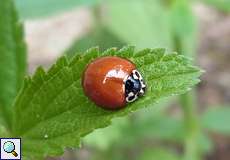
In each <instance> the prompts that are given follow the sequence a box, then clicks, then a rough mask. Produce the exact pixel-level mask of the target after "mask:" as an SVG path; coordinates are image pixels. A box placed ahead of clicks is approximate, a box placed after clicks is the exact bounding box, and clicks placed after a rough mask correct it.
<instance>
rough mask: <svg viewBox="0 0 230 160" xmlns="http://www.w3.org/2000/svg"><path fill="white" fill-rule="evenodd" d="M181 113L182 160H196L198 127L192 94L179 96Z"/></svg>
mask: <svg viewBox="0 0 230 160" xmlns="http://www.w3.org/2000/svg"><path fill="white" fill-rule="evenodd" d="M180 100H181V106H182V111H183V114H184V126H185V133H186V137H185V141H184V160H198V159H199V155H198V149H197V147H198V144H197V142H198V141H197V139H198V133H199V127H198V122H197V114H196V100H195V98H194V94H193V92H190V93H186V94H184V95H182V96H180Z"/></svg>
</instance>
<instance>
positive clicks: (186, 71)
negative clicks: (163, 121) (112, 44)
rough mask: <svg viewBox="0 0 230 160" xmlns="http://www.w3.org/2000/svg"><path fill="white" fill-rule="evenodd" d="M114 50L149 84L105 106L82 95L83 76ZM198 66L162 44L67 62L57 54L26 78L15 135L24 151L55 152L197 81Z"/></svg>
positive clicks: (38, 154) (35, 154) (17, 105)
mask: <svg viewBox="0 0 230 160" xmlns="http://www.w3.org/2000/svg"><path fill="white" fill-rule="evenodd" d="M107 55H110V56H111V55H114V56H116V55H117V56H120V57H124V58H127V59H129V60H131V61H133V62H134V63H135V64H136V66H137V68H138V69H139V71H140V72H141V73H142V74H143V76H144V77H145V79H146V82H147V84H148V91H147V93H146V95H145V96H144V97H142V98H141V99H139V100H138V101H136V102H135V103H131V104H128V105H127V106H126V107H125V108H124V109H121V110H118V111H110V110H104V109H102V108H100V107H98V106H96V105H95V104H94V103H93V102H91V101H89V100H88V98H87V97H86V96H84V94H83V89H82V87H81V76H82V72H83V71H84V68H85V67H86V66H87V64H88V63H89V62H90V61H91V60H93V59H94V58H97V57H99V56H107ZM200 75H201V71H200V69H199V68H197V67H194V66H192V65H191V61H190V60H188V59H186V58H185V57H184V56H182V55H178V54H176V53H173V54H165V50H164V49H145V50H142V51H140V52H135V51H134V47H125V48H123V49H121V50H119V51H117V50H116V49H115V48H112V49H109V50H107V51H105V52H103V53H100V52H99V50H98V48H93V49H90V50H88V51H87V52H86V53H85V54H83V55H76V56H75V57H74V58H73V59H72V60H71V61H70V62H68V60H67V58H65V57H62V58H60V59H58V61H57V63H56V64H54V65H53V66H52V67H51V69H49V71H47V72H45V71H44V70H43V69H42V68H38V69H37V71H36V73H35V74H34V75H33V77H29V78H27V79H26V81H25V83H24V87H23V89H22V90H21V92H20V94H19V96H18V97H17V100H16V103H15V110H14V111H15V112H14V113H15V114H14V116H15V120H14V125H13V126H14V130H13V132H14V135H15V136H18V137H22V141H23V155H24V156H28V157H36V158H37V157H45V156H47V155H50V156H54V155H60V154H62V153H63V149H64V148H65V147H77V146H79V144H80V139H81V137H84V136H85V135H87V134H89V133H90V132H92V131H93V130H95V129H97V128H103V127H106V126H108V125H109V124H110V121H111V119H112V118H115V117H120V116H125V115H127V114H128V113H131V112H133V111H135V110H137V109H141V108H144V107H148V106H152V105H153V104H155V103H156V102H157V101H158V100H160V99H161V98H164V97H168V96H172V95H177V94H182V93H185V92H187V91H188V90H189V89H190V88H191V87H192V86H193V85H195V84H197V83H198V82H199V79H198V77H199V76H200Z"/></svg>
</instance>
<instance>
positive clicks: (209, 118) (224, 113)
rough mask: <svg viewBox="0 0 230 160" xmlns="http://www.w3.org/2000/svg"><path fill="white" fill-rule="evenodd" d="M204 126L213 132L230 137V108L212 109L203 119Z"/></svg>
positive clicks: (209, 109)
mask: <svg viewBox="0 0 230 160" xmlns="http://www.w3.org/2000/svg"><path fill="white" fill-rule="evenodd" d="M201 122H202V126H203V127H204V128H205V129H207V130H209V131H212V132H216V133H220V134H225V135H230V125H228V124H226V122H230V107H229V106H226V107H224V106H222V107H210V108H208V110H207V111H206V112H205V113H204V115H203V116H202V119H201Z"/></svg>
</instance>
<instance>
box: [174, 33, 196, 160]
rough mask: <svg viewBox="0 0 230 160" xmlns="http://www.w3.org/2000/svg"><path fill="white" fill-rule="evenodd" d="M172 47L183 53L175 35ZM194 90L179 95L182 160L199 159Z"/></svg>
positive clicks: (179, 41)
mask: <svg viewBox="0 0 230 160" xmlns="http://www.w3.org/2000/svg"><path fill="white" fill-rule="evenodd" d="M174 49H175V50H176V51H177V52H178V53H179V54H182V53H183V46H182V43H181V39H180V38H179V37H178V36H176V35H175V37H174ZM195 93H196V92H195V91H192V92H189V93H186V94H184V95H182V96H180V102H181V108H182V111H183V115H184V126H185V132H186V137H185V139H184V160H199V159H200V158H199V153H198V144H197V142H198V134H199V131H200V128H199V123H198V121H197V113H196V109H197V104H196V98H195Z"/></svg>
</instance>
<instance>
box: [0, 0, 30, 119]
mask: <svg viewBox="0 0 230 160" xmlns="http://www.w3.org/2000/svg"><path fill="white" fill-rule="evenodd" d="M25 70H26V49H25V43H24V41H23V29H22V24H21V23H20V22H19V20H18V17H17V13H16V11H15V8H14V4H13V2H12V0H1V1H0V116H2V117H4V118H5V121H6V123H10V119H11V116H10V110H11V105H12V102H13V100H14V98H15V96H16V95H17V91H18V90H19V89H20V87H21V84H22V82H23V79H24V75H25Z"/></svg>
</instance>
